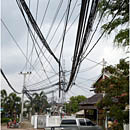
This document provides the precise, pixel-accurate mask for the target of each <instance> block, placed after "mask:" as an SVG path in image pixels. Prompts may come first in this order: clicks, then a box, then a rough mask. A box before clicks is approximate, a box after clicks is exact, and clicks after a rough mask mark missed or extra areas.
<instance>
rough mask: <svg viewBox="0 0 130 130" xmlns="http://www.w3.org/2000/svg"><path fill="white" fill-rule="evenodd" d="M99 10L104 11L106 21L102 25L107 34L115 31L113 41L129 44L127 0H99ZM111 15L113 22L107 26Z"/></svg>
mask: <svg viewBox="0 0 130 130" xmlns="http://www.w3.org/2000/svg"><path fill="white" fill-rule="evenodd" d="M99 12H100V14H102V13H103V12H104V17H103V18H106V19H107V23H105V24H104V25H103V26H102V29H103V30H107V34H108V35H109V34H111V32H112V31H114V30H115V31H117V34H116V35H115V39H114V42H115V43H116V44H117V45H118V46H123V47H128V46H129V26H128V24H129V0H101V1H100V3H99ZM112 17H115V19H114V20H113V22H112V23H111V24H110V25H109V26H108V24H109V23H110V22H108V21H109V20H110V21H111V19H112Z"/></svg>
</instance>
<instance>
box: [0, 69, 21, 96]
mask: <svg viewBox="0 0 130 130" xmlns="http://www.w3.org/2000/svg"><path fill="white" fill-rule="evenodd" d="M0 71H1V74H2V76H3V77H4V79H5V80H6V82H7V84H8V85H9V87H10V88H11V89H12V90H13V91H14V92H15V93H17V94H21V93H19V92H17V91H16V90H15V89H14V88H13V87H12V85H11V84H10V82H9V80H8V79H7V77H6V76H5V74H4V72H3V70H2V69H0Z"/></svg>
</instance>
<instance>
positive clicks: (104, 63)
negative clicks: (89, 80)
mask: <svg viewBox="0 0 130 130" xmlns="http://www.w3.org/2000/svg"><path fill="white" fill-rule="evenodd" d="M105 65H106V61H105V59H104V58H103V79H105V76H104V74H105Z"/></svg>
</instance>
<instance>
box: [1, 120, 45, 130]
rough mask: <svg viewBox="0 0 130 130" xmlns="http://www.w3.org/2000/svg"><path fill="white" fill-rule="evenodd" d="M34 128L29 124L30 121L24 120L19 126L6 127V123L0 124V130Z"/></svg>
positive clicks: (30, 129) (27, 129)
mask: <svg viewBox="0 0 130 130" xmlns="http://www.w3.org/2000/svg"><path fill="white" fill-rule="evenodd" d="M13 129H15V130H25V129H26V130H36V129H34V128H33V127H32V126H31V123H30V122H29V121H24V122H23V123H22V124H21V127H20V128H7V125H6V124H1V130H13ZM40 130H43V129H40Z"/></svg>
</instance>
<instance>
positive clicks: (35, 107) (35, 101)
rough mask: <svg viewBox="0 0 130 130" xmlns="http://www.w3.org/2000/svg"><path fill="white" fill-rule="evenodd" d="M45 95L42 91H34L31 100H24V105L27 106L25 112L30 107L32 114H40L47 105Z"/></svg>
mask: <svg viewBox="0 0 130 130" xmlns="http://www.w3.org/2000/svg"><path fill="white" fill-rule="evenodd" d="M48 105H49V104H48V101H47V96H46V95H45V94H44V92H43V91H42V92H41V93H40V94H38V93H34V94H33V96H32V101H25V103H24V106H25V108H27V112H29V111H30V108H32V114H35V113H38V114H41V113H43V112H44V111H45V109H46V108H47V107H48Z"/></svg>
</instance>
